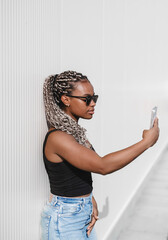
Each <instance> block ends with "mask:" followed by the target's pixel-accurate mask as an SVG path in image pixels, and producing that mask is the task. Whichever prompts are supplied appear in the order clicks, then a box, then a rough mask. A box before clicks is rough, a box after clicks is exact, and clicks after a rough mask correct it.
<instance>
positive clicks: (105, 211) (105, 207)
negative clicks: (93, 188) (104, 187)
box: [99, 197, 109, 219]
mask: <svg viewBox="0 0 168 240" xmlns="http://www.w3.org/2000/svg"><path fill="white" fill-rule="evenodd" d="M108 212H109V198H108V197H106V200H105V204H104V205H103V209H102V211H101V212H99V218H100V219H102V218H105V217H106V216H107V215H108Z"/></svg>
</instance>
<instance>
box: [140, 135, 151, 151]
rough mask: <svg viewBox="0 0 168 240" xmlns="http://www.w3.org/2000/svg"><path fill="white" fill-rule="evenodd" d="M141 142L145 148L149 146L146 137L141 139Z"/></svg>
mask: <svg viewBox="0 0 168 240" xmlns="http://www.w3.org/2000/svg"><path fill="white" fill-rule="evenodd" d="M141 142H142V143H143V145H144V147H145V150H147V149H148V148H150V147H151V144H150V143H149V141H147V140H146V139H144V138H143V139H142V140H141Z"/></svg>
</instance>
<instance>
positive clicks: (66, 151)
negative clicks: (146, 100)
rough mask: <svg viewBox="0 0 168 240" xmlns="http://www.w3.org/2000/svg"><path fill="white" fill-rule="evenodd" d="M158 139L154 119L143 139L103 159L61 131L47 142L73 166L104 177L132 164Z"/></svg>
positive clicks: (54, 133)
mask: <svg viewBox="0 0 168 240" xmlns="http://www.w3.org/2000/svg"><path fill="white" fill-rule="evenodd" d="M158 137H159V128H158V119H156V120H155V123H154V127H153V128H152V129H150V130H144V131H143V139H142V140H141V141H139V142H138V143H136V144H134V145H132V146H130V147H128V148H125V149H123V150H120V151H117V152H113V153H109V154H107V155H105V156H103V157H100V156H99V155H98V154H97V153H96V152H94V151H93V150H91V149H88V148H86V147H84V146H82V145H81V144H79V143H78V142H77V141H76V140H75V138H74V137H73V136H72V135H69V134H67V133H65V132H62V131H56V132H53V133H51V134H50V135H49V138H50V140H49V141H50V146H51V147H52V149H53V151H54V152H55V153H56V154H58V155H59V156H60V157H62V158H64V159H65V160H67V161H68V162H70V163H71V164H72V165H73V166H75V167H77V168H80V169H82V170H85V171H89V172H95V173H99V174H102V175H106V174H109V173H112V172H114V171H116V170H119V169H121V168H123V167H124V166H126V165H127V164H129V163H130V162H132V161H133V160H134V159H136V158H137V157H138V156H139V155H140V154H142V153H143V152H144V151H145V150H147V149H148V148H149V147H151V146H153V145H154V144H155V142H156V141H157V139H158Z"/></svg>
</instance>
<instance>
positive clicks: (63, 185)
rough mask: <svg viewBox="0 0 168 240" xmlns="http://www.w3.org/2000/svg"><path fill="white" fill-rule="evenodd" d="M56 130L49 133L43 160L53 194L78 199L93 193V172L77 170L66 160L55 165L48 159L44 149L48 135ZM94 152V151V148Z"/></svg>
mask: <svg viewBox="0 0 168 240" xmlns="http://www.w3.org/2000/svg"><path fill="white" fill-rule="evenodd" d="M56 130H57V129H53V130H51V131H49V132H47V134H46V136H45V139H44V143H43V160H44V165H45V168H46V171H47V174H48V178H49V182H50V191H51V193H52V194H54V195H59V196H65V197H77V196H82V195H85V194H89V193H91V192H92V189H93V187H92V182H93V181H92V175H91V172H87V171H84V170H81V169H79V168H76V167H74V166H73V165H72V164H70V163H69V162H68V161H66V160H63V162H59V163H54V162H51V161H49V160H48V159H47V158H46V156H45V153H44V149H45V145H46V141H47V138H48V135H49V134H50V133H51V132H53V131H56ZM92 150H94V148H93V146H92ZM94 151H95V150H94Z"/></svg>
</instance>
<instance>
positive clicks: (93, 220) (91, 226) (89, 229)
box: [87, 215, 99, 236]
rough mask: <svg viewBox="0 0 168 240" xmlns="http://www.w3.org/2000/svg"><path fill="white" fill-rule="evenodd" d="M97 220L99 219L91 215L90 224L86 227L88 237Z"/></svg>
mask: <svg viewBox="0 0 168 240" xmlns="http://www.w3.org/2000/svg"><path fill="white" fill-rule="evenodd" d="M98 219H99V217H98V216H95V215H93V216H92V220H91V222H90V224H89V226H88V227H87V230H88V231H87V234H88V236H89V234H90V233H91V231H92V229H93V227H94V225H95V223H96V221H97V220H98Z"/></svg>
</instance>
